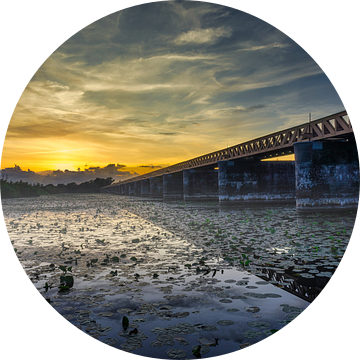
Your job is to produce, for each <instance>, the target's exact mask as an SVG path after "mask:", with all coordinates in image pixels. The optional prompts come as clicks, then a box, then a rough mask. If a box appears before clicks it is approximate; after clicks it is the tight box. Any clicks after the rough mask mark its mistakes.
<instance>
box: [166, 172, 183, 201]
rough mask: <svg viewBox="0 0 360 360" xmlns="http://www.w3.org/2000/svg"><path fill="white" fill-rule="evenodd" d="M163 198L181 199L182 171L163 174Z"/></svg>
mask: <svg viewBox="0 0 360 360" xmlns="http://www.w3.org/2000/svg"><path fill="white" fill-rule="evenodd" d="M163 177H164V200H183V198H184V192H183V172H182V171H179V172H176V173H171V174H164V175H163Z"/></svg>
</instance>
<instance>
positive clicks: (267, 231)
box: [3, 194, 355, 358]
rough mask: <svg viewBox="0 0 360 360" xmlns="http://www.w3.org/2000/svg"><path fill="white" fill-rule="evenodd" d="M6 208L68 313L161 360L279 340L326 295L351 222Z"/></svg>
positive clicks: (215, 208) (29, 266)
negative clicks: (273, 337)
mask: <svg viewBox="0 0 360 360" xmlns="http://www.w3.org/2000/svg"><path fill="white" fill-rule="evenodd" d="M3 209H4V215H5V220H6V224H7V228H8V232H9V235H10V239H11V241H12V243H13V246H14V249H15V251H16V252H17V255H18V257H19V260H20V262H21V263H22V265H23V267H24V269H25V271H26V272H27V274H28V276H29V278H30V279H31V281H32V282H33V283H34V285H35V286H36V288H37V289H38V290H39V291H40V292H41V293H42V295H43V296H44V298H46V299H47V300H48V302H50V303H51V305H52V306H53V307H54V308H55V309H56V310H57V311H58V312H59V313H60V314H62V315H63V316H64V317H65V318H66V319H67V320H68V321H69V322H71V323H72V324H73V325H75V326H77V327H78V328H80V329H81V330H82V331H84V332H86V333H87V334H89V335H90V336H92V337H94V338H96V339H98V340H100V341H103V342H105V343H107V344H109V345H111V346H114V347H116V348H118V349H122V350H125V351H131V352H133V353H135V354H139V355H145V356H150V357H156V358H168V357H171V356H181V354H184V352H185V354H186V355H184V356H186V357H193V355H194V353H193V350H194V349H195V353H196V354H197V355H198V353H197V352H198V351H200V355H201V356H202V357H211V356H217V355H222V354H226V353H229V352H232V351H235V350H238V349H239V348H243V347H246V346H248V345H251V344H254V343H256V342H258V341H260V340H262V339H264V338H266V337H267V336H270V335H271V334H272V333H274V332H275V331H277V330H280V329H281V328H282V327H283V326H285V325H286V324H287V323H289V322H290V321H291V320H292V319H294V318H295V317H296V316H298V315H299V314H300V313H301V312H302V311H303V310H304V309H306V307H307V306H308V304H309V302H311V301H313V300H314V299H315V298H316V296H317V295H318V294H319V292H320V291H321V290H322V288H323V287H324V286H325V285H326V283H327V281H328V280H329V279H330V277H331V274H332V273H333V272H334V271H335V269H336V267H337V266H338V264H339V261H340V260H341V258H342V255H343V252H344V251H345V249H346V246H347V243H348V240H349V237H350V235H351V231H352V227H353V224H354V219H355V215H354V214H353V213H347V214H342V217H341V218H340V217H334V214H331V213H330V214H318V213H316V214H308V215H304V214H299V213H298V212H296V210H295V208H294V207H293V205H291V204H290V205H285V206H278V205H274V206H270V205H269V206H267V207H266V208H262V207H251V208H250V207H247V208H244V207H239V206H235V207H234V206H232V207H226V208H224V207H222V206H221V207H220V206H219V205H218V204H215V203H211V202H210V203H209V202H208V203H184V202H169V203H164V202H162V201H153V200H150V199H149V200H147V201H146V200H145V201H144V200H140V199H137V198H130V197H129V198H124V197H117V196H111V195H106V194H99V195H59V196H46V197H40V198H37V199H12V200H4V201H3ZM66 287H67V288H66ZM295 295H296V296H295ZM124 317H126V318H128V319H129V325H128V327H127V328H126V329H124V328H123V327H122V325H121V324H122V320H123V319H124ZM215 339H217V340H215ZM198 346H200V349H199V348H198ZM174 349H175V350H174ZM180 350H181V351H180ZM174 354H175V355H174ZM194 356H195V355H194Z"/></svg>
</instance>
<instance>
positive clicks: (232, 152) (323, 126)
mask: <svg viewBox="0 0 360 360" xmlns="http://www.w3.org/2000/svg"><path fill="white" fill-rule="evenodd" d="M352 132H353V130H352V126H351V123H350V119H349V117H348V115H347V112H346V111H341V112H339V113H336V114H333V115H329V116H326V117H324V118H321V119H318V120H314V121H311V122H308V123H305V124H301V125H298V126H294V127H292V128H289V129H286V130H282V131H277V132H275V133H272V134H269V135H265V136H262V137H259V138H257V139H254V140H250V141H246V142H244V143H241V144H238V145H234V146H231V147H228V148H226V149H221V150H218V151H214V152H212V153H209V154H205V155H202V156H199V157H196V158H193V159H190V160H187V161H183V162H181V163H177V164H174V165H171V166H168V167H166V168H162V169H159V170H155V171H152V172H149V173H146V174H144V175H139V176H135V177H132V178H129V179H127V180H124V181H122V182H121V184H125V183H129V182H133V181H138V180H144V179H148V178H150V177H155V176H160V175H162V174H167V173H173V172H177V171H181V170H184V169H193V168H197V167H202V166H206V165H215V164H217V162H218V161H221V160H233V159H240V158H246V157H251V156H260V157H263V158H265V157H266V156H268V155H270V154H271V155H275V156H281V155H285V154H291V153H293V152H294V150H293V144H294V143H296V142H301V141H305V140H308V141H310V140H311V141H316V140H323V139H328V138H336V137H342V136H344V135H347V134H350V133H352ZM117 184H119V183H117ZM114 185H116V184H112V185H109V187H111V186H114Z"/></svg>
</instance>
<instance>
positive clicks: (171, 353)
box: [166, 349, 186, 359]
mask: <svg viewBox="0 0 360 360" xmlns="http://www.w3.org/2000/svg"><path fill="white" fill-rule="evenodd" d="M166 354H167V356H168V357H169V358H170V359H183V358H184V357H186V351H185V350H183V349H169V350H168V351H167V352H166Z"/></svg>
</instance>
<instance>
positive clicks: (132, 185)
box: [128, 182, 135, 196]
mask: <svg viewBox="0 0 360 360" xmlns="http://www.w3.org/2000/svg"><path fill="white" fill-rule="evenodd" d="M128 189H129V190H128V195H129V196H134V195H135V182H131V183H129V188H128Z"/></svg>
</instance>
